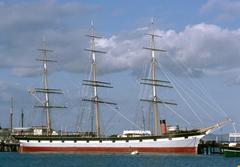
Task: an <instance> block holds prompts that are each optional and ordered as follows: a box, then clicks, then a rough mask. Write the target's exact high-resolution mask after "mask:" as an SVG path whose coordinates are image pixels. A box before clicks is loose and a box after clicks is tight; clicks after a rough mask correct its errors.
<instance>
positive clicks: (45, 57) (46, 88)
mask: <svg viewBox="0 0 240 167" xmlns="http://www.w3.org/2000/svg"><path fill="white" fill-rule="evenodd" d="M42 42H43V48H41V49H38V50H39V51H40V52H41V53H42V58H40V59H37V61H40V62H42V67H43V88H35V89H34V90H33V91H31V92H30V93H31V94H32V95H33V96H34V97H35V98H36V99H37V100H38V101H39V102H40V103H41V105H36V106H34V107H37V108H43V111H44V112H45V114H46V124H47V134H51V131H52V122H51V111H50V109H51V108H66V107H65V106H53V105H50V100H49V94H63V92H62V90H61V89H49V86H48V63H50V62H57V61H55V60H51V59H49V58H48V53H49V52H53V50H50V49H48V48H47V44H46V40H45V39H43V41H42ZM34 93H42V94H44V100H43V101H41V100H40V98H38V97H37V96H36V95H34Z"/></svg>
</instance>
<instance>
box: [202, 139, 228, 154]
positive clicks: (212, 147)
mask: <svg viewBox="0 0 240 167" xmlns="http://www.w3.org/2000/svg"><path fill="white" fill-rule="evenodd" d="M226 145H227V144H226V143H219V142H216V141H201V142H200V143H199V145H198V154H205V155H211V154H223V148H224V147H226Z"/></svg>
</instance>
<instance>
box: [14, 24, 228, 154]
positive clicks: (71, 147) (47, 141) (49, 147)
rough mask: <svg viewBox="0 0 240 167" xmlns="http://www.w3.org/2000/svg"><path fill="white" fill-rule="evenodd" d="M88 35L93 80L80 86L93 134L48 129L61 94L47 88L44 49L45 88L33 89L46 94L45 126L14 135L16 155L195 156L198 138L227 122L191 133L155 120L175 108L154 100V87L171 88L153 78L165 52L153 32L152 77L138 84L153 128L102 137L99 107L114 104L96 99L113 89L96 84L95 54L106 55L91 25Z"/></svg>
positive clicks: (151, 51)
mask: <svg viewBox="0 0 240 167" xmlns="http://www.w3.org/2000/svg"><path fill="white" fill-rule="evenodd" d="M91 27H92V28H91V33H90V34H89V35H87V36H88V37H89V38H90V39H91V48H90V49H86V51H89V52H90V54H91V63H92V64H91V68H92V70H91V72H92V75H91V76H92V77H91V79H89V80H83V85H86V86H90V87H92V91H93V96H92V97H90V98H84V99H82V100H83V101H85V102H89V103H92V104H93V106H94V114H95V118H94V119H95V120H94V121H95V126H96V127H95V131H94V132H79V133H74V134H68V135H64V134H58V133H56V132H55V131H54V130H52V127H51V117H50V109H52V108H62V107H59V106H52V105H50V102H49V94H50V93H54V94H61V93H62V91H60V90H59V89H50V88H48V81H47V67H48V62H54V61H53V60H50V59H48V57H47V53H48V52H50V51H51V50H48V49H47V48H43V49H41V51H42V52H43V54H44V58H43V59H40V60H39V61H41V62H42V63H43V70H44V88H38V89H35V91H37V92H40V93H43V94H45V102H44V103H43V105H41V106H36V107H41V108H43V110H44V112H45V113H46V120H47V126H46V127H44V128H42V129H41V128H40V129H34V132H36V133H32V134H20V135H15V138H16V139H18V140H19V142H20V148H19V152H21V153H25V152H47V153H55V152H62V153H128V154H130V153H177V154H197V147H198V144H199V141H200V139H201V138H203V137H204V136H205V135H207V134H209V133H210V132H211V131H212V130H213V129H215V128H218V127H219V126H222V125H223V124H224V123H225V122H226V120H224V121H221V122H218V123H216V124H214V125H211V126H208V127H205V128H199V129H192V130H181V129H179V128H178V127H172V129H168V128H167V124H166V120H162V119H161V120H159V118H158V104H164V105H176V104H175V103H172V102H167V101H162V100H160V99H159V97H158V96H157V87H165V88H172V86H171V85H170V82H169V81H164V80H159V79H157V74H156V57H155V55H156V52H165V50H162V49H157V48H155V38H156V37H159V36H158V35H157V34H155V33H154V31H153V32H151V33H147V36H149V37H150V38H151V46H150V47H146V48H145V49H146V50H148V51H150V53H151V76H150V77H148V78H143V79H142V82H141V84H144V85H147V86H150V87H151V90H152V94H151V98H150V99H141V101H144V102H147V103H150V104H151V106H152V107H151V110H152V111H150V112H151V113H153V118H154V119H153V120H154V121H153V127H154V129H153V130H152V131H150V130H141V129H140V130H125V131H124V132H123V134H120V135H112V136H107V137H106V136H103V135H102V133H101V124H100V121H99V120H100V118H99V116H100V115H99V112H100V107H99V105H100V104H102V103H104V104H109V105H116V103H113V102H109V101H104V100H102V99H101V98H99V95H98V88H100V87H101V88H112V85H111V83H109V82H105V81H99V80H97V66H96V65H97V61H96V54H98V53H101V54H104V53H105V52H103V51H99V50H96V48H95V42H96V39H99V38H101V37H100V36H97V35H96V33H95V31H94V28H93V24H92V25H91Z"/></svg>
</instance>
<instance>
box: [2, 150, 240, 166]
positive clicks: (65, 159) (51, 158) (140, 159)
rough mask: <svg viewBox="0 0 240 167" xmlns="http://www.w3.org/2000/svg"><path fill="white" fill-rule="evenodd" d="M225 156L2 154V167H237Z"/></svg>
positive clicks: (232, 160)
mask: <svg viewBox="0 0 240 167" xmlns="http://www.w3.org/2000/svg"><path fill="white" fill-rule="evenodd" d="M238 164H240V158H225V157H224V156H222V155H211V156H209V155H208V156H206V155H194V156H192V155H114V154H113V155H101V154H98V155H81V154H19V153H0V167H5V166H6V167H55V166H56V167H94V166H96V167H128V166H129V167H237V165H238Z"/></svg>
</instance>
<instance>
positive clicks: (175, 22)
mask: <svg viewBox="0 0 240 167" xmlns="http://www.w3.org/2000/svg"><path fill="white" fill-rule="evenodd" d="M239 17H240V2H239V1H237V0H197V1H192V0H185V1H184V2H183V1H177V0H172V1H167V0H161V1H159V0H148V1H147V0H131V1H127V0H121V1H120V0H115V1H111V0H101V1H100V0H90V1H84V0H31V1H30V0H22V1H17V0H6V1H4V0H1V1H0V60H1V61H0V92H1V93H0V104H1V105H0V113H1V117H0V124H1V126H2V127H8V126H9V112H10V106H11V103H10V99H11V97H14V126H15V127H17V126H19V125H20V111H21V108H23V110H24V113H25V125H26V126H31V125H33V124H37V123H38V124H39V123H40V122H41V123H42V124H44V123H43V122H44V116H43V115H42V112H41V111H38V110H36V109H34V108H33V106H34V104H36V101H35V100H34V98H33V97H32V96H31V95H30V94H29V93H28V92H29V90H31V89H33V88H35V87H41V86H42V83H43V81H42V76H41V65H40V64H39V62H37V61H35V60H36V59H37V58H39V57H40V56H41V55H40V53H39V51H38V50H37V49H39V48H41V46H42V39H43V37H44V38H45V39H46V41H47V45H48V48H50V49H53V50H54V52H53V53H51V54H50V55H49V56H50V57H51V58H53V59H56V60H57V61H58V62H57V63H53V64H51V65H50V67H49V72H50V75H49V85H50V87H52V88H62V89H63V91H64V93H65V94H64V95H63V97H61V96H60V97H59V96H58V97H51V102H52V103H59V104H64V105H66V106H68V109H65V110H60V111H52V117H53V127H54V128H56V129H66V130H67V129H70V130H73V129H74V128H75V127H77V126H81V128H80V129H82V128H83V127H84V126H82V125H79V124H80V123H89V119H85V118H83V116H84V115H85V116H86V117H89V115H87V114H85V113H83V110H84V109H83V108H84V107H83V106H85V105H83V104H82V102H81V98H82V97H83V95H84V91H85V89H84V88H83V86H82V80H83V79H86V78H87V77H88V71H89V67H90V57H89V56H90V55H89V53H88V52H85V51H84V48H89V46H90V43H89V39H88V38H87V37H86V36H85V34H87V33H89V31H90V23H91V20H93V22H94V26H95V31H96V33H97V34H99V35H101V36H103V38H102V39H99V40H97V41H96V47H97V49H98V50H104V51H106V52H107V54H104V55H97V70H98V78H99V80H101V81H109V82H112V85H113V87H114V88H113V89H111V90H100V93H99V94H100V96H102V97H104V98H107V99H108V100H111V101H114V102H116V103H118V110H116V109H114V108H113V109H112V110H113V111H107V110H108V109H107V107H104V106H103V107H102V108H101V110H102V115H101V119H102V121H103V123H102V127H103V129H105V130H106V133H108V132H112V133H119V132H120V131H121V130H123V129H131V128H137V126H138V125H139V127H142V126H141V125H140V124H138V123H139V122H141V119H140V118H139V117H140V115H141V112H140V111H141V107H139V106H141V105H142V104H140V103H139V97H140V95H141V93H142V94H144V93H143V92H144V91H145V90H144V88H141V86H140V84H139V83H140V79H141V78H143V75H144V73H146V69H147V64H149V61H150V59H149V58H150V53H149V52H147V51H144V50H143V49H142V48H143V47H144V46H148V45H149V39H148V38H147V37H146V36H145V34H146V33H147V32H149V31H150V20H151V18H153V19H154V28H155V33H156V34H159V35H160V36H162V37H161V38H159V39H157V40H156V47H157V48H161V49H165V50H167V53H158V62H159V65H160V67H161V68H159V75H160V76H159V77H160V78H161V77H162V78H163V79H168V80H171V81H172V84H173V86H174V89H176V90H175V92H176V93H175V95H176V97H175V95H174V93H173V92H172V90H166V91H165V90H162V89H160V93H159V94H160V95H166V96H167V97H168V95H169V94H170V95H169V98H170V99H174V101H176V102H177V103H178V106H177V107H176V108H175V107H174V111H173V110H172V108H171V109H169V108H168V107H166V106H160V116H161V118H163V119H167V120H168V119H169V123H170V124H172V125H174V124H179V125H181V126H182V127H190V128H191V127H192V128H196V127H206V126H208V125H210V124H213V123H214V122H217V121H219V120H222V119H224V118H225V117H230V118H231V119H232V120H233V121H234V122H236V126H239V125H238V124H239V123H240V121H239V120H238V119H237V118H238V117H239V110H238V109H239V108H240V106H239V105H240V104H239V102H238V99H240V92H239V90H240V89H239V86H240V73H239V72H240V29H239V27H240V22H239V21H238V20H239ZM162 70H165V71H166V72H165V73H164V72H162ZM179 83H180V86H177V85H178V84H179ZM182 103H186V104H185V105H182ZM142 108H143V109H144V110H149V107H148V108H147V107H145V108H144V107H142ZM177 108H179V109H177ZM175 109H176V111H175ZM105 110H106V111H105ZM169 110H171V111H169ZM164 111H166V113H167V114H165V113H164ZM144 114H146V113H144V112H143V115H144ZM115 115H118V116H119V117H117V116H115ZM122 115H124V116H122ZM125 117H126V118H125ZM145 117H146V119H147V115H145ZM182 117H184V118H182ZM126 119H127V121H126ZM149 119H150V118H149ZM104 122H105V123H104ZM105 126H106V128H105ZM226 127H228V128H226V129H228V130H230V131H231V130H232V128H231V125H230V124H229V125H227V126H226ZM113 129H116V131H114V130H113ZM223 129H224V128H223ZM220 131H221V129H220ZM222 131H224V130H222Z"/></svg>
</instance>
